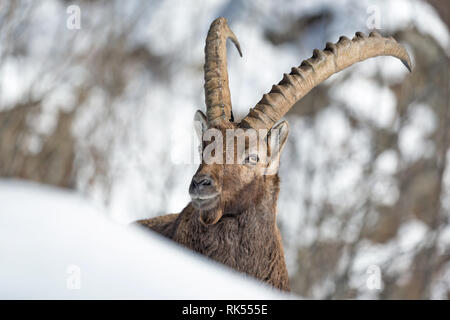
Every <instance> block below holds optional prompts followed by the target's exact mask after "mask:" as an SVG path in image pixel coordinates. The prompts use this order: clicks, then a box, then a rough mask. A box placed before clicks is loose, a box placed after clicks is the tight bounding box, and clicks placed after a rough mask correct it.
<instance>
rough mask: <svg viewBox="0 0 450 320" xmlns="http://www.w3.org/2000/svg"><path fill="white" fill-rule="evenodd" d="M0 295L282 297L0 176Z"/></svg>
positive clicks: (85, 207) (74, 201)
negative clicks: (1, 178) (0, 178)
mask: <svg viewBox="0 0 450 320" xmlns="http://www.w3.org/2000/svg"><path fill="white" fill-rule="evenodd" d="M0 203H1V207H0V208H1V209H0V257H1V260H0V298H1V299H96V298H101V299H116V298H117V299H277V298H278V299H279V298H285V297H287V296H285V295H282V294H281V293H279V292H278V291H276V290H274V289H270V288H268V287H267V286H266V285H264V284H262V283H259V282H257V281H255V280H252V279H249V278H248V277H245V276H242V275H240V274H238V273H236V272H234V271H231V270H229V269H227V268H225V267H223V266H221V265H218V264H216V263H214V262H210V261H208V260H207V259H206V258H204V257H202V256H199V255H196V254H194V253H191V252H189V251H187V250H185V249H183V248H181V247H178V246H177V245H175V244H172V243H170V242H168V241H166V240H164V239H162V238H160V237H159V236H157V235H156V234H152V233H151V232H148V231H147V232H146V231H145V230H142V229H140V228H138V227H134V226H126V225H120V224H117V223H114V222H112V221H110V220H109V219H107V218H106V217H105V215H104V214H103V213H102V211H101V210H99V209H97V208H95V207H93V206H92V205H91V204H89V203H88V202H87V201H86V200H84V199H82V198H81V197H80V196H78V195H76V194H73V193H70V192H67V191H63V190H59V189H54V188H50V187H46V186H41V185H36V184H31V183H26V182H21V181H10V180H0Z"/></svg>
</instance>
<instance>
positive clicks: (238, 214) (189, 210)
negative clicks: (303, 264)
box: [139, 175, 289, 291]
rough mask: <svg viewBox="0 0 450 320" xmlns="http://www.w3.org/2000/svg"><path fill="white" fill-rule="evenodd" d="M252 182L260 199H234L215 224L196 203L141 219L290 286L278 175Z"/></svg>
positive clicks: (247, 270) (200, 249) (218, 257)
mask: <svg viewBox="0 0 450 320" xmlns="http://www.w3.org/2000/svg"><path fill="white" fill-rule="evenodd" d="M258 185H259V186H258ZM248 187H249V189H250V190H248V191H250V192H255V193H254V195H255V198H256V199H255V198H253V199H252V197H247V198H242V200H243V201H242V202H239V201H236V202H230V203H229V205H228V206H226V208H225V213H224V215H223V216H222V217H221V218H220V220H219V221H218V222H217V223H215V224H212V225H204V224H203V223H202V222H201V221H200V220H199V217H198V216H199V213H200V211H199V210H196V209H195V208H194V207H193V206H192V205H191V204H188V206H187V207H186V208H185V209H184V210H183V211H182V212H181V213H180V214H179V215H174V214H171V215H167V216H162V217H156V218H153V219H147V220H141V221H139V223H140V224H142V225H145V226H147V227H149V228H151V229H153V230H154V231H156V232H159V233H160V234H162V235H164V236H166V237H168V238H170V239H172V240H174V241H176V242H178V243H180V244H182V245H184V246H186V247H187V248H189V249H192V250H195V251H197V252H199V253H201V254H204V255H206V256H207V257H210V258H211V259H214V260H216V261H218V262H221V263H223V264H225V265H227V266H229V267H231V268H234V269H236V270H238V271H241V272H245V273H247V274H249V275H251V276H253V277H256V278H258V279H260V280H262V281H265V282H267V283H269V284H270V285H272V286H274V287H276V288H279V289H281V290H286V291H289V279H288V273H287V269H286V264H285V261H284V252H283V245H282V241H281V236H280V232H279V230H278V227H277V225H276V203H277V198H278V192H279V179H278V176H277V175H274V176H264V177H262V178H261V181H255V182H252V184H251V185H250V186H248ZM247 195H248V194H247ZM254 200H257V202H254Z"/></svg>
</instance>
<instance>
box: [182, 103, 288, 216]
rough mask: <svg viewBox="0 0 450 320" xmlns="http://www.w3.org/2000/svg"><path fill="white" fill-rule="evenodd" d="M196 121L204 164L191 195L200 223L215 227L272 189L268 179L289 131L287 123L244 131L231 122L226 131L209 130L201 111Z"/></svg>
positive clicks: (201, 166) (190, 187)
mask: <svg viewBox="0 0 450 320" xmlns="http://www.w3.org/2000/svg"><path fill="white" fill-rule="evenodd" d="M195 121H196V123H195V124H196V128H197V129H198V131H197V135H198V136H199V138H200V141H202V144H201V148H200V149H201V151H202V152H201V154H202V163H201V165H200V166H199V168H198V170H197V172H196V174H195V175H194V177H193V178H192V181H191V184H190V186H189V194H190V196H191V199H192V205H193V206H194V207H195V208H196V209H198V210H199V211H200V215H199V218H200V221H201V222H202V223H204V224H214V223H217V222H218V221H219V219H220V218H221V217H222V215H223V214H234V215H236V214H239V212H242V211H244V210H245V209H246V208H248V207H249V206H251V205H252V204H255V203H257V202H258V197H259V196H261V194H262V193H263V191H264V190H267V188H268V187H269V186H268V183H267V182H268V181H267V179H269V177H268V176H273V175H276V173H277V172H278V167H279V161H280V155H281V150H282V148H283V146H284V144H285V142H286V138H287V136H288V131H289V130H288V125H287V122H285V121H283V122H281V123H280V124H278V125H277V126H275V127H273V128H272V129H271V130H270V131H267V130H265V129H263V130H255V129H252V128H249V129H241V128H238V127H237V125H236V124H234V123H231V122H228V125H227V128H220V129H216V128H208V121H207V119H206V116H205V115H204V114H203V113H202V112H201V111H197V113H196V116H195ZM210 138H211V139H210ZM205 140H206V141H205Z"/></svg>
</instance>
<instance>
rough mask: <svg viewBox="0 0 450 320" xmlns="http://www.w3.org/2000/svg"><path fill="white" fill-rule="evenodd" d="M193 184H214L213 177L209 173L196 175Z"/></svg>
mask: <svg viewBox="0 0 450 320" xmlns="http://www.w3.org/2000/svg"><path fill="white" fill-rule="evenodd" d="M192 184H193V185H194V186H197V187H198V186H210V185H212V179H211V177H210V176H208V175H200V176H194V177H193V178H192Z"/></svg>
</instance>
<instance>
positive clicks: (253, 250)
mask: <svg viewBox="0 0 450 320" xmlns="http://www.w3.org/2000/svg"><path fill="white" fill-rule="evenodd" d="M228 38H230V39H231V40H232V42H233V43H234V44H235V46H236V47H237V49H238V51H239V54H240V55H241V56H242V54H241V49H240V45H239V42H238V40H237V38H236V36H235V35H234V34H233V32H232V31H231V30H230V28H229V27H228V25H227V21H226V19H225V18H218V19H216V20H215V21H214V22H213V23H212V24H211V27H210V29H209V32H208V36H207V38H206V46H205V66H204V75H205V85H204V87H205V102H206V116H205V115H204V114H203V113H202V112H201V111H197V112H196V114H195V120H196V121H197V122H199V123H200V124H201V126H199V127H201V128H199V130H198V131H199V132H198V135H199V136H200V137H202V139H200V140H201V141H202V143H201V151H203V159H202V163H201V164H200V166H199V168H198V170H197V172H196V173H195V175H194V177H193V178H192V181H191V184H190V187H189V193H190V196H191V199H192V201H191V202H190V203H189V204H188V205H187V207H186V208H184V209H183V211H182V212H181V213H180V214H171V215H166V216H161V217H157V218H153V219H147V220H141V221H139V223H140V224H142V225H145V226H147V227H149V228H151V229H153V230H154V231H157V232H159V233H161V234H162V235H164V236H166V237H168V238H170V239H173V240H174V241H176V242H178V243H180V244H183V245H184V246H186V247H188V248H190V249H193V250H195V251H197V252H200V253H202V254H204V255H206V256H208V257H210V258H212V259H214V260H217V261H219V262H222V263H224V264H225V265H228V266H230V267H232V268H234V269H236V270H238V271H241V272H245V273H247V274H249V275H251V276H254V277H256V278H258V279H260V280H262V281H265V282H267V283H269V284H271V285H273V286H274V287H277V288H279V289H282V290H289V279H288V273H287V270H286V264H285V260H284V253H283V245H282V241H281V237H280V232H279V230H278V228H277V225H276V215H277V198H278V193H279V178H278V174H277V172H278V166H279V162H280V154H281V150H282V148H283V146H284V144H285V142H286V138H287V136H288V131H289V129H288V124H287V123H286V121H282V122H280V123H279V124H276V123H277V122H278V121H279V120H280V119H281V118H282V117H283V116H284V115H285V114H286V113H287V112H288V111H289V109H290V108H291V107H292V106H293V105H294V103H296V102H297V101H298V100H300V99H301V98H302V97H303V96H305V95H306V94H307V93H308V92H309V91H310V90H311V89H312V88H314V87H315V86H317V85H318V84H319V83H321V82H322V81H324V80H325V79H327V78H328V77H330V76H331V75H332V74H334V73H336V72H338V71H340V70H343V69H345V68H347V67H349V66H351V65H353V64H354V63H356V62H359V61H363V60H366V59H368V58H372V57H376V56H393V57H396V58H398V59H400V60H401V61H402V62H403V64H404V65H405V66H406V67H407V68H408V70H409V71H411V61H410V58H409V55H408V53H407V51H406V50H405V49H404V48H403V47H402V46H400V45H399V44H398V43H397V42H396V41H395V40H394V39H393V38H385V37H382V36H381V35H379V34H378V33H375V32H371V33H370V34H369V36H366V35H365V34H363V33H361V32H357V33H356V35H355V37H354V38H353V39H352V40H350V39H348V38H346V37H341V38H340V39H339V41H338V42H337V43H336V44H333V43H327V45H326V47H325V49H324V50H323V51H320V50H317V49H315V50H314V52H313V56H312V57H311V58H310V59H308V60H305V61H303V62H302V63H301V65H300V66H299V67H298V68H295V67H294V68H292V70H291V72H290V73H289V74H284V76H283V79H282V80H281V81H280V82H279V83H278V84H277V85H274V86H273V87H272V90H271V91H270V92H269V93H268V94H264V96H263V98H262V99H261V101H259V102H258V104H257V105H256V106H255V107H254V108H253V109H250V112H249V113H248V115H247V116H246V117H245V118H244V119H243V120H242V121H240V122H236V121H235V120H234V117H233V113H232V110H231V98H230V91H229V88H228V74H227V60H226V59H227V58H226V41H227V39H228ZM208 130H215V131H218V132H219V133H221V134H222V136H226V137H227V138H226V139H225V140H223V141H222V140H217V141H216V139H217V137H215V138H214V142H215V147H217V146H219V147H220V148H215V149H214V150H215V151H214V155H213V157H216V158H215V159H216V160H217V159H220V160H223V161H212V162H211V161H207V160H208V159H205V151H207V149H208V146H209V145H211V144H212V143H213V141H212V140H213V139H211V137H210V135H208V136H209V138H207V137H206V136H207V134H206V133H207V132H208ZM252 130H253V131H255V130H257V131H262V132H265V133H264V134H263V136H262V143H261V144H260V145H259V146H258V148H256V149H255V148H253V147H252V146H251V143H250V142H249V141H250V139H248V140H247V138H248V133H249V132H250V131H252ZM264 130H265V131H264ZM230 131H231V132H232V133H233V134H232V135H231V137H230V136H229V135H228V133H229V132H230ZM205 137H206V138H205ZM240 138H243V139H244V140H241V141H245V143H244V147H243V148H241V149H239V147H236V146H235V142H236V141H237V140H239V139H240ZM260 142H261V141H260ZM217 144H219V145H217ZM238 145H239V143H238ZM262 149H265V152H261V150H262ZM218 150H219V151H218ZM211 155H212V153H211ZM225 159H226V161H225ZM230 159H232V161H229V160H230ZM234 159H236V160H234Z"/></svg>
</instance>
